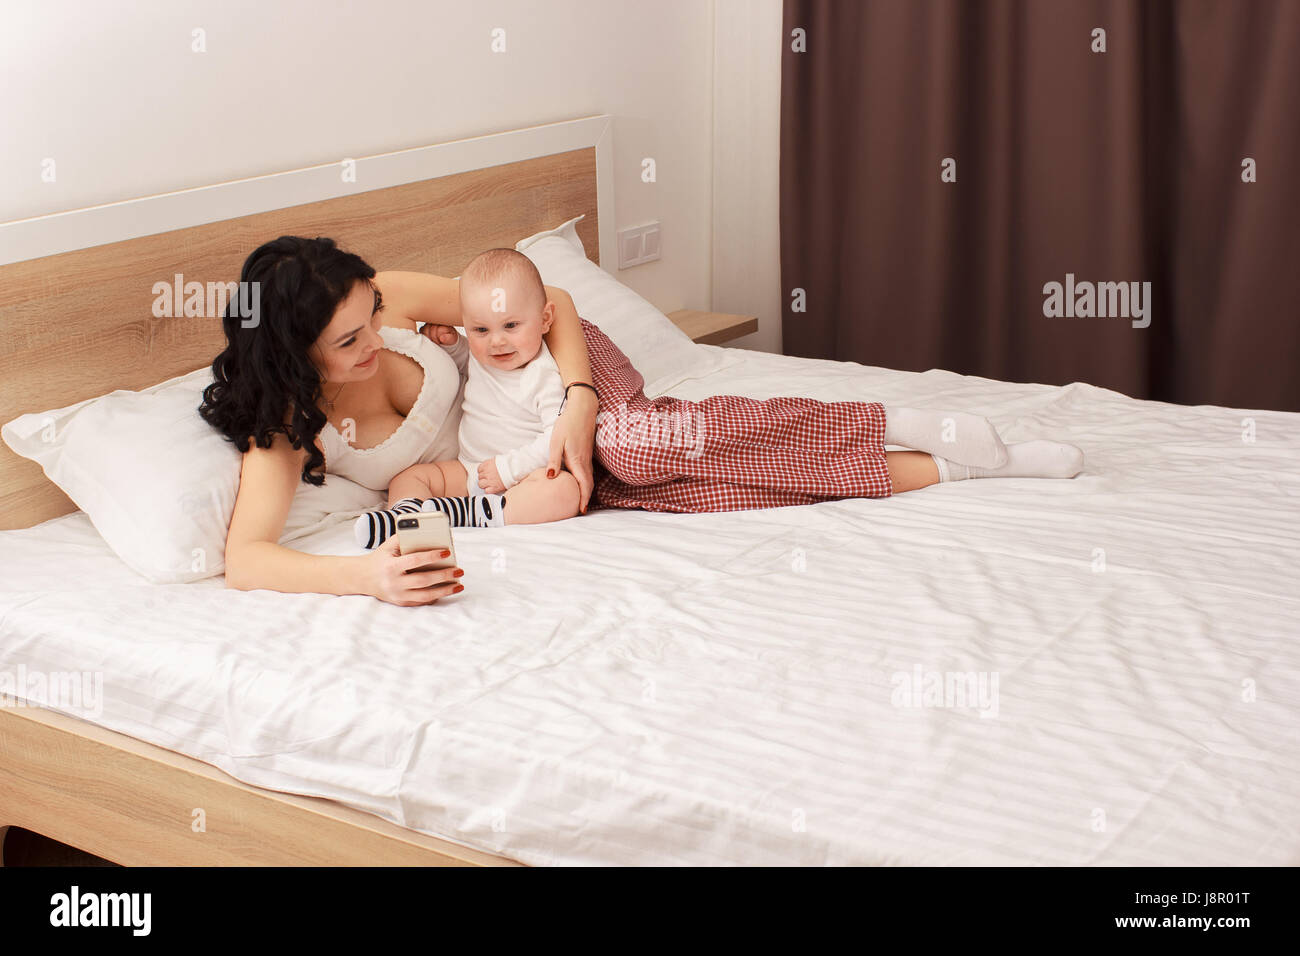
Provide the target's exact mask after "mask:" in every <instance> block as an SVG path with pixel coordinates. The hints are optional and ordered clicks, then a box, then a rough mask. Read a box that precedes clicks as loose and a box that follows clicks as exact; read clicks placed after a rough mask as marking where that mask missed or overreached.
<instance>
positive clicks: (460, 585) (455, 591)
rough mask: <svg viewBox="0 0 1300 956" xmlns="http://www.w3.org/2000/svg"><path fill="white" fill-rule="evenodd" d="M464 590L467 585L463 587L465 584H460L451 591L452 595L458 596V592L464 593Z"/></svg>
mask: <svg viewBox="0 0 1300 956" xmlns="http://www.w3.org/2000/svg"><path fill="white" fill-rule="evenodd" d="M463 590H465V585H463V584H458V585H456V586H455V587H454V588H452V589H451V593H452V594H456V593H457V592H459V591H463Z"/></svg>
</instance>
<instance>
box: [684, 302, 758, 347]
mask: <svg viewBox="0 0 1300 956" xmlns="http://www.w3.org/2000/svg"><path fill="white" fill-rule="evenodd" d="M668 318H669V320H671V321H672V323H673V325H675V326H677V327H678V328H679V329H681V330H682V331H683V332H685V333H686V334H687V335H689V336H690V337H691V340H692V341H694V342H699V343H700V344H701V345H721V344H722V343H723V342H729V341H731V340H732V339H738V338H740V337H741V336H742V335H749V333H751V332H757V331H758V319H757V318H755V317H754V316H752V315H731V314H729V313H726V312H696V311H695V310H693V309H680V310H678V311H677V312H673V313H670V314H669V316H668Z"/></svg>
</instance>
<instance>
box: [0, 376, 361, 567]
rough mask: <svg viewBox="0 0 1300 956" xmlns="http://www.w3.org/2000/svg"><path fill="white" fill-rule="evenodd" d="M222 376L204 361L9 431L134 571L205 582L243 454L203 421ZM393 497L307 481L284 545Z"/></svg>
mask: <svg viewBox="0 0 1300 956" xmlns="http://www.w3.org/2000/svg"><path fill="white" fill-rule="evenodd" d="M211 382H212V371H211V369H210V368H201V369H198V370H197V371H194V372H190V373H189V374H188V375H181V376H178V377H176V378H173V379H169V380H167V381H166V382H162V383H160V384H158V385H154V386H152V387H150V388H146V389H143V390H142V391H139V392H132V391H128V390H125V389H118V390H117V391H114V392H110V393H109V394H107V395H103V396H100V397H98V398H91V399H87V400H86V401H84V402H78V403H77V404H76V405H69V406H67V407H66V408H59V409H55V410H53V411H48V412H33V413H29V414H26V415H20V416H19V417H18V418H15V419H14V420H13V421H11V422H9V423H7V424H6V425H4V427H3V428H2V429H0V433H3V436H4V440H5V442H6V443H7V444H8V445H9V447H10V448H12V449H13V450H14V451H15V452H16V453H17V454H19V455H21V456H23V457H24V458H30V459H31V460H32V461H35V462H36V463H37V464H39V465H40V466H41V467H42V468H43V469H44V470H45V474H46V475H47V476H48V477H49V479H50V480H51V481H53V482H54V483H55V484H56V485H58V486H59V487H60V488H61V489H63V492H64V494H66V495H67V496H68V497H69V498H71V499H72V500H73V502H75V503H76V505H77V507H78V508H80V509H81V510H82V511H84V512H86V514H87V515H88V516H89V517H90V520H91V522H92V523H93V524H94V526H95V528H96V529H97V530H98V531H99V533H100V534H101V535H102V536H103V538H104V540H105V541H106V542H107V543H108V545H109V547H111V548H112V549H113V551H114V552H116V553H117V556H118V557H119V558H121V559H122V560H123V561H124V562H125V563H126V564H127V565H129V566H130V567H131V568H132V569H134V570H135V571H137V572H139V573H140V574H142V575H144V577H146V578H148V579H149V580H150V581H153V582H155V583H157V584H171V583H176V582H183V581H198V580H201V579H202V578H207V577H212V576H213V575H217V574H220V573H222V571H224V570H225V550H226V532H227V530H228V529H229V527H230V517H231V514H232V513H233V512H234V508H235V495H236V493H237V492H238V491H239V469H240V460H241V457H242V456H241V455H240V453H239V451H238V449H236V448H235V446H234V445H232V444H230V442H228V441H226V440H225V438H223V437H222V435H221V434H220V433H219V432H218V431H216V430H215V429H214V428H212V427H211V426H210V425H208V423H207V422H205V421H204V420H203V419H202V418H200V417H199V414H198V411H197V409H198V406H199V403H200V402H201V401H202V399H203V389H204V388H206V387H207V386H208V385H209V384H210V383H211ZM383 498H384V496H383V494H381V493H380V492H376V491H371V490H370V489H368V488H363V487H362V486H361V485H358V484H356V483H354V482H350V481H348V480H347V479H345V478H342V477H340V476H338V475H330V476H328V477H327V479H326V482H325V484H324V485H323V486H322V487H320V488H317V487H315V486H313V485H308V484H299V485H298V489H297V492H296V493H295V494H294V499H293V504H292V506H291V507H290V510H289V515H288V518H287V519H286V521H285V528H284V533H283V534H282V535H281V536H280V543H282V544H284V543H287V542H289V541H292V540H295V539H297V538H300V537H302V536H304V535H306V534H310V533H311V532H313V531H315V530H317V529H318V528H320V527H323V526H324V525H326V524H328V523H329V522H330V520H331V516H333V520H339V519H341V518H343V517H347V516H348V515H350V514H352V513H356V512H360V511H364V510H366V509H368V508H373V507H376V506H382V503H383ZM337 512H346V513H347V514H345V515H337V514H336V513H337Z"/></svg>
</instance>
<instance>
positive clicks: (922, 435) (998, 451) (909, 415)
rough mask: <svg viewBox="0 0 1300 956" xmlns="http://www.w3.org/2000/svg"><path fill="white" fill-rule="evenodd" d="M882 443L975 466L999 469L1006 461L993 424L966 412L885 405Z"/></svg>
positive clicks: (1004, 451) (1005, 455) (1004, 452)
mask: <svg viewBox="0 0 1300 956" xmlns="http://www.w3.org/2000/svg"><path fill="white" fill-rule="evenodd" d="M948 439H951V440H948ZM885 444H886V445H903V446H904V447H906V448H915V449H917V450H918V451H928V452H930V453H931V454H932V455H942V456H943V457H944V458H946V459H947V460H948V461H955V462H960V463H961V464H963V465H975V466H976V467H978V468H999V467H1001V466H1003V465H1005V464H1006V463H1007V446H1006V445H1004V444H1003V443H1002V438H1001V437H1000V436H999V435H998V430H997V429H996V428H994V427H993V423H992V422H990V421H989V420H988V419H987V418H984V417H983V416H981V415H971V414H968V413H966V412H936V411H931V410H930V409H928V408H903V407H899V406H894V405H886V406H885Z"/></svg>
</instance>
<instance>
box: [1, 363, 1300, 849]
mask: <svg viewBox="0 0 1300 956" xmlns="http://www.w3.org/2000/svg"><path fill="white" fill-rule="evenodd" d="M739 354H740V355H742V356H743V360H742V361H740V362H739V363H738V364H736V365H734V366H732V367H730V368H726V369H723V370H721V371H719V372H715V373H713V374H711V375H710V376H709V377H708V378H705V379H702V380H696V381H690V382H687V383H685V384H683V385H680V386H678V387H676V388H674V389H673V390H672V391H673V394H676V395H680V396H683V397H687V398H702V397H705V396H707V395H710V394H725V393H734V394H746V395H752V396H755V397H766V396H770V395H780V394H792V395H809V396H813V397H816V398H822V399H831V400H835V399H858V400H879V401H885V402H893V403H898V404H910V405H917V406H924V407H933V408H953V409H964V410H969V411H974V412H980V413H983V414H986V415H988V416H990V417H991V418H992V419H993V420H994V422H995V423H996V424H997V425H998V426H999V428H1000V430H1001V431H1002V433H1003V435H1004V437H1005V438H1006V439H1007V440H1008V441H1016V440H1023V439H1028V438H1035V437H1050V438H1059V439H1063V440H1067V441H1071V442H1074V443H1076V444H1078V445H1080V446H1081V447H1082V448H1083V449H1084V450H1085V452H1086V454H1087V458H1088V465H1087V470H1086V472H1085V473H1084V474H1083V475H1082V476H1080V477H1079V478H1077V479H1074V480H1072V481H1045V480H1033V479H1017V480H1002V481H991V480H976V481H965V482H957V483H953V484H945V485H941V486H937V487H933V488H929V489H925V490H923V491H919V492H914V493H909V494H904V495H899V496H896V497H894V498H891V499H885V500H846V501H840V502H830V503H825V504H819V505H814V506H810V507H801V508H785V509H775V510H770V511H758V512H740V513H731V514H711V515H661V514H650V513H645V512H595V513H592V514H590V515H587V516H585V517H582V518H578V519H575V520H572V521H569V522H565V523H561V524H556V525H551V526H534V527H511V528H501V529H488V530H464V531H460V532H458V533H457V535H456V547H457V555H458V557H459V559H460V562H461V565H462V566H463V567H464V568H465V584H466V590H465V592H464V593H462V594H460V595H458V596H457V597H455V598H452V599H448V600H446V601H444V602H442V603H441V604H439V605H436V606H434V607H429V608H412V609H403V608H397V607H392V606H389V605H385V604H382V603H380V602H378V601H375V600H372V599H370V598H365V597H329V596H321V595H283V594H278V593H274V592H269V591H254V592H236V591H228V590H226V589H225V588H224V586H223V580H222V579H220V578H217V579H210V580H207V581H202V582H199V583H194V584H177V585H169V586H160V585H152V584H148V583H146V582H145V581H144V580H143V579H142V578H140V577H138V576H137V575H136V574H135V573H134V572H132V571H131V570H130V569H128V568H127V567H126V566H125V565H123V564H122V563H121V561H119V560H118V559H117V558H116V557H114V555H113V554H112V553H111V552H110V551H109V550H108V548H107V546H106V545H105V544H104V543H103V541H102V539H100V538H99V536H98V535H97V534H96V533H95V531H94V529H93V528H92V527H91V525H90V523H89V521H88V520H87V519H86V517H85V515H84V514H82V513H80V512H78V513H75V514H72V515H68V516H65V517H63V518H58V519H55V520H53V521H50V522H46V523H45V524H43V525H40V526H39V527H37V528H33V529H28V530H25V531H16V532H4V533H0V673H4V672H9V673H10V674H14V673H16V672H17V669H18V668H19V667H22V668H23V669H24V670H25V672H27V673H32V672H37V673H42V672H45V673H47V672H52V671H59V672H69V671H84V672H92V673H101V674H102V678H103V698H102V707H101V708H100V709H101V711H102V712H101V713H99V714H97V715H94V717H93V719H95V720H96V721H97V722H98V723H101V724H102V725H104V726H106V727H110V728H112V729H114V730H117V731H121V732H123V733H126V734H130V735H131V736H134V737H138V738H141V739H143V740H147V741H150V742H152V743H155V744H159V745H161V746H163V747H166V748H169V749H172V750H176V751H180V752H182V753H186V754H189V755H191V756H194V757H197V758H199V759H200V760H203V761H206V762H208V763H211V764H213V765H215V766H217V767H220V768H221V769H222V770H224V771H226V772H228V773H230V774H232V775H233V776H235V777H238V778H239V779H241V780H244V781H246V782H248V783H251V784H255V785H258V786H262V787H267V788H271V789H275V790H284V791H290V792H294V793H304V794H312V795H316V796H322V797H328V798H332V799H335V800H338V801H340V802H342V803H345V804H349V805H351V806H354V807H358V808H361V809H363V810H368V811H371V812H373V813H376V814H379V815H380V816H383V817H387V818H389V819H391V820H393V821H395V822H397V823H399V824H403V825H405V826H408V827H413V828H415V829H418V830H423V831H427V832H429V833H432V834H436V835H439V836H442V837H446V838H449V839H452V840H454V841H456V842H459V843H462V844H466V845H470V846H474V847H478V848H481V849H484V850H488V851H492V852H497V853H501V854H504V855H506V856H509V857H512V858H514V859H517V860H521V861H523V862H526V863H533V864H856V863H862V864H873V863H901V864H980V863H992V864H1021V863H1028V864H1224V865H1234V864H1288V863H1289V864H1296V863H1300V800H1297V796H1298V794H1300V743H1298V742H1297V739H1298V737H1300V735H1298V734H1297V729H1298V728H1300V634H1298V632H1300V626H1298V625H1297V619H1298V618H1300V597H1298V596H1297V587H1296V584H1297V568H1300V467H1298V466H1300V415H1296V414H1288V413H1280V412H1248V411H1241V410H1233V409H1224V408H1217V407H1208V406H1202V407H1196V408H1189V407H1182V406H1175V405H1168V404H1161V403H1155V402H1143V401H1135V400H1133V399H1129V398H1126V397H1124V396H1122V395H1119V394H1117V393H1115V392H1110V391H1106V390H1103V389H1099V388H1094V387H1091V386H1087V385H1081V384H1074V385H1070V386H1068V387H1065V388H1057V387H1051V386H1043V385H1017V384H1007V383H1002V382H996V381H990V380H986V379H979V378H972V377H964V376H960V375H955V374H952V373H947V372H940V371H931V372H927V373H925V374H915V373H905V372H895V371H889V370H885V369H879V368H869V367H864V366H860V365H854V364H850V363H835V362H821V361H814V360H807V359H796V358H789V357H783V356H776V355H768V354H765V353H756V352H744V353H739ZM1252 428H1253V439H1254V440H1253V441H1250V440H1248V439H1249V438H1250V437H1251V434H1250V431H1251V429H1252ZM298 546H299V547H301V548H302V549H303V550H309V551H314V552H318V553H335V554H356V553H360V551H359V549H357V548H356V547H355V546H354V545H353V544H352V532H351V527H350V522H348V521H340V522H338V523H337V524H335V525H333V526H331V527H328V528H326V529H325V530H323V531H320V532H318V533H316V534H314V535H312V536H310V537H309V538H307V539H305V540H304V541H300V542H299V543H298ZM961 675H969V676H968V677H967V678H963V680H967V679H968V680H970V681H971V683H970V684H969V685H963V687H959V686H958V684H957V683H954V681H958V678H960V676H961ZM967 687H968V688H969V689H970V690H972V691H973V692H974V694H973V696H970V697H966V698H963V697H962V696H961V695H960V694H958V693H957V691H959V690H961V689H964V688H967ZM950 692H951V693H950ZM60 709H66V708H60ZM70 712H73V713H77V715H78V716H83V717H84V716H86V714H85V712H77V711H75V710H72V711H70Z"/></svg>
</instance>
